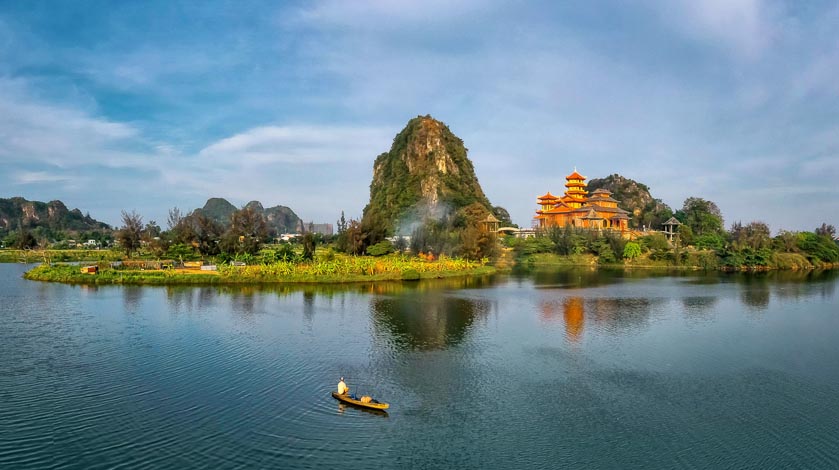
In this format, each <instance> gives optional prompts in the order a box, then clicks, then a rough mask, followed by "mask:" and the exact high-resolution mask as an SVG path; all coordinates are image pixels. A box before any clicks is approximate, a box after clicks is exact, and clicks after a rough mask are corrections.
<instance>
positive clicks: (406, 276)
mask: <svg viewBox="0 0 839 470" xmlns="http://www.w3.org/2000/svg"><path fill="white" fill-rule="evenodd" d="M419 278H420V273H419V272H418V271H417V270H416V269H406V270H404V271H402V280H403V281H418V280H419Z"/></svg>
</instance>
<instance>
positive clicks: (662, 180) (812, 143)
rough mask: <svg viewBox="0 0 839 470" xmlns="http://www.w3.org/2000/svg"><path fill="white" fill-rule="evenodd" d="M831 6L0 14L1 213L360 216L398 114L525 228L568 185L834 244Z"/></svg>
mask: <svg viewBox="0 0 839 470" xmlns="http://www.w3.org/2000/svg"><path fill="white" fill-rule="evenodd" d="M837 31H839V4H837V3H836V2H819V1H808V2H796V1H790V2H782V1H762V0H661V1H655V0H638V1H635V2H619V1H616V2H609V1H603V2H590V1H580V2H573V1H568V2H553V1H544V2H539V1H529V2H526V1H500V0H498V1H484V0H460V1H450V0H445V1H444V0H424V1H421V2H420V1H417V2H403V1H387V0H365V1H361V0H359V1H344V0H317V1H301V2H274V1H270V2H264V3H262V2H251V1H248V2H242V1H230V2H200V3H199V2H191V1H190V2H177V1H171V0H163V1H144V2H110V1H102V2H97V1H77V2H59V1H52V2H38V1H25V2H15V1H2V0H0V197H11V196H23V197H26V198H28V199H36V200H51V199H61V200H63V201H65V203H67V204H68V206H70V207H79V208H81V209H82V210H83V211H89V212H90V213H91V215H92V216H94V217H96V218H99V219H101V220H104V221H106V222H109V223H118V222H119V213H120V210H122V209H129V210H131V209H134V210H137V211H138V212H139V213H141V214H142V215H144V216H145V218H146V220H149V219H156V220H157V221H158V222H162V221H164V220H165V215H166V211H167V209H168V208H170V207H172V206H178V207H180V208H182V209H187V210H189V209H192V208H195V207H200V206H201V205H203V203H204V201H205V200H206V199H207V198H208V197H211V196H219V197H225V198H228V199H229V200H230V201H231V202H233V203H234V204H236V205H242V204H244V203H246V202H248V201H249V200H253V199H256V200H260V201H262V202H263V204H265V205H266V206H269V205H275V204H283V205H288V206H290V207H292V208H293V209H294V210H295V211H296V212H297V213H298V214H299V215H300V216H301V217H302V218H304V219H305V220H314V221H315V222H334V221H335V219H337V218H338V216H339V215H340V211H341V210H344V211H345V212H346V214H347V216H348V217H350V216H353V217H357V216H359V215H360V214H361V211H362V209H363V207H364V204H365V203H366V201H367V199H368V197H369V189H368V185H369V182H370V178H371V175H372V164H373V159H374V158H375V157H376V155H378V154H379V153H381V152H384V151H386V150H387V149H388V148H389V147H390V144H391V142H392V139H393V136H394V135H395V134H396V133H397V132H398V131H399V130H401V129H402V127H403V126H404V125H405V123H406V122H407V121H408V120H409V119H410V118H412V117H414V116H417V115H424V114H431V115H432V116H434V117H435V118H437V119H440V120H442V121H444V122H445V123H446V124H448V125H449V127H450V128H451V129H452V131H453V132H454V133H455V134H457V135H458V136H460V137H461V138H462V139H463V140H464V141H465V143H466V146H467V147H468V148H469V151H470V152H469V156H470V158H471V159H472V161H473V162H474V164H475V169H476V172H477V174H478V178H479V180H480V181H481V184H482V186H483V188H484V191H485V192H486V193H487V195H488V196H489V198H490V200H491V201H492V202H493V204H498V205H502V206H504V207H506V208H507V209H508V210H509V211H510V213H511V215H512V216H513V220H514V221H515V222H517V223H519V224H521V225H530V220H531V217H532V215H533V211H534V210H535V209H536V205H535V197H536V196H537V195H540V194H543V193H544V192H545V191H548V190H550V191H552V192H554V193H557V192H561V191H562V190H563V188H562V185H563V184H564V179H563V176H564V175H566V174H568V173H569V172H570V171H571V170H573V168H574V167H575V166H576V167H577V168H578V169H579V170H580V172H581V173H583V174H584V175H586V176H588V177H589V178H595V177H604V176H606V175H608V174H611V173H620V174H622V175H624V176H627V177H629V178H633V179H635V180H638V181H640V182H642V183H645V184H647V185H648V186H649V187H650V188H651V190H652V194H653V196H654V197H658V198H661V199H663V200H664V201H665V202H666V203H668V204H669V205H671V206H672V207H674V208H679V207H681V205H682V203H683V201H684V199H685V198H687V197H689V196H698V197H703V198H706V199H711V200H713V201H715V202H716V203H717V204H718V205H719V206H720V208H721V209H722V211H723V215H724V216H725V219H726V225H730V223H731V222H734V221H736V220H742V221H744V222H746V221H751V220H763V221H765V222H767V223H768V224H769V225H770V227H771V228H772V229H773V231H776V230H778V229H780V228H786V229H809V230H812V229H813V228H814V227H816V226H817V225H820V224H821V222H823V221H826V222H829V223H833V224H837V223H839V202H838V201H839V80H837V77H839V33H837Z"/></svg>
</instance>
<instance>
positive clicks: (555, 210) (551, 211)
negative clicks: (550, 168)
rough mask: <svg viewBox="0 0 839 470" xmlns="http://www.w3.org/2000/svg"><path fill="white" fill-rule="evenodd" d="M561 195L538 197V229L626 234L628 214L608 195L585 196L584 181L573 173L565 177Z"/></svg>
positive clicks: (606, 192) (598, 191) (600, 190)
mask: <svg viewBox="0 0 839 470" xmlns="http://www.w3.org/2000/svg"><path fill="white" fill-rule="evenodd" d="M565 181H566V182H565V188H566V189H565V194H564V195H563V196H562V197H557V196H554V195H553V194H551V193H550V192H548V193H547V194H545V195H544V196H539V197H538V198H537V199H536V203H537V204H538V205H539V207H540V209H539V210H537V211H536V220H538V221H539V228H540V229H545V228H548V227H554V226H556V227H565V226H566V225H570V226H572V227H577V228H585V229H592V230H615V231H619V232H621V234H627V235H628V233H629V213H628V212H627V211H625V210H623V209H621V208H620V207H618V202H619V201H616V200H615V199H613V198H612V192H611V191H608V190H605V189H598V190H596V191H594V192H593V193H591V194H589V193H588V190H587V189H586V186H587V184H586V177H585V176H583V175H581V174H579V173H577V170H574V172H573V173H571V174H570V175H568V176H566V177H565Z"/></svg>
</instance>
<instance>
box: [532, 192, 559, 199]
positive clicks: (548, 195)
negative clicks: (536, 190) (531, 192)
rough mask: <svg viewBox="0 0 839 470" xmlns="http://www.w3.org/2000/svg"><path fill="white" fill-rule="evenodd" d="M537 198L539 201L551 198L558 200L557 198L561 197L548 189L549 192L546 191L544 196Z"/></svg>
mask: <svg viewBox="0 0 839 470" xmlns="http://www.w3.org/2000/svg"><path fill="white" fill-rule="evenodd" d="M536 199H537V200H539V201H549V200H556V199H559V198H558V197H556V196H554V195H553V194H551V192H550V191H548V192H547V193H545V195H544V196H539V197H537V198H536Z"/></svg>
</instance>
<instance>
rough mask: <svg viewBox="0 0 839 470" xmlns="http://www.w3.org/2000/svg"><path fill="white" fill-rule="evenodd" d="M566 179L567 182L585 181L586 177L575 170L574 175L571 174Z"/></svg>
mask: <svg viewBox="0 0 839 470" xmlns="http://www.w3.org/2000/svg"><path fill="white" fill-rule="evenodd" d="M565 179H567V180H584V179H586V177H585V176H583V175H581V174H579V173H578V172H577V170H576V169H574V173H571V174H570V175H568V176H566V177H565Z"/></svg>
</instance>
